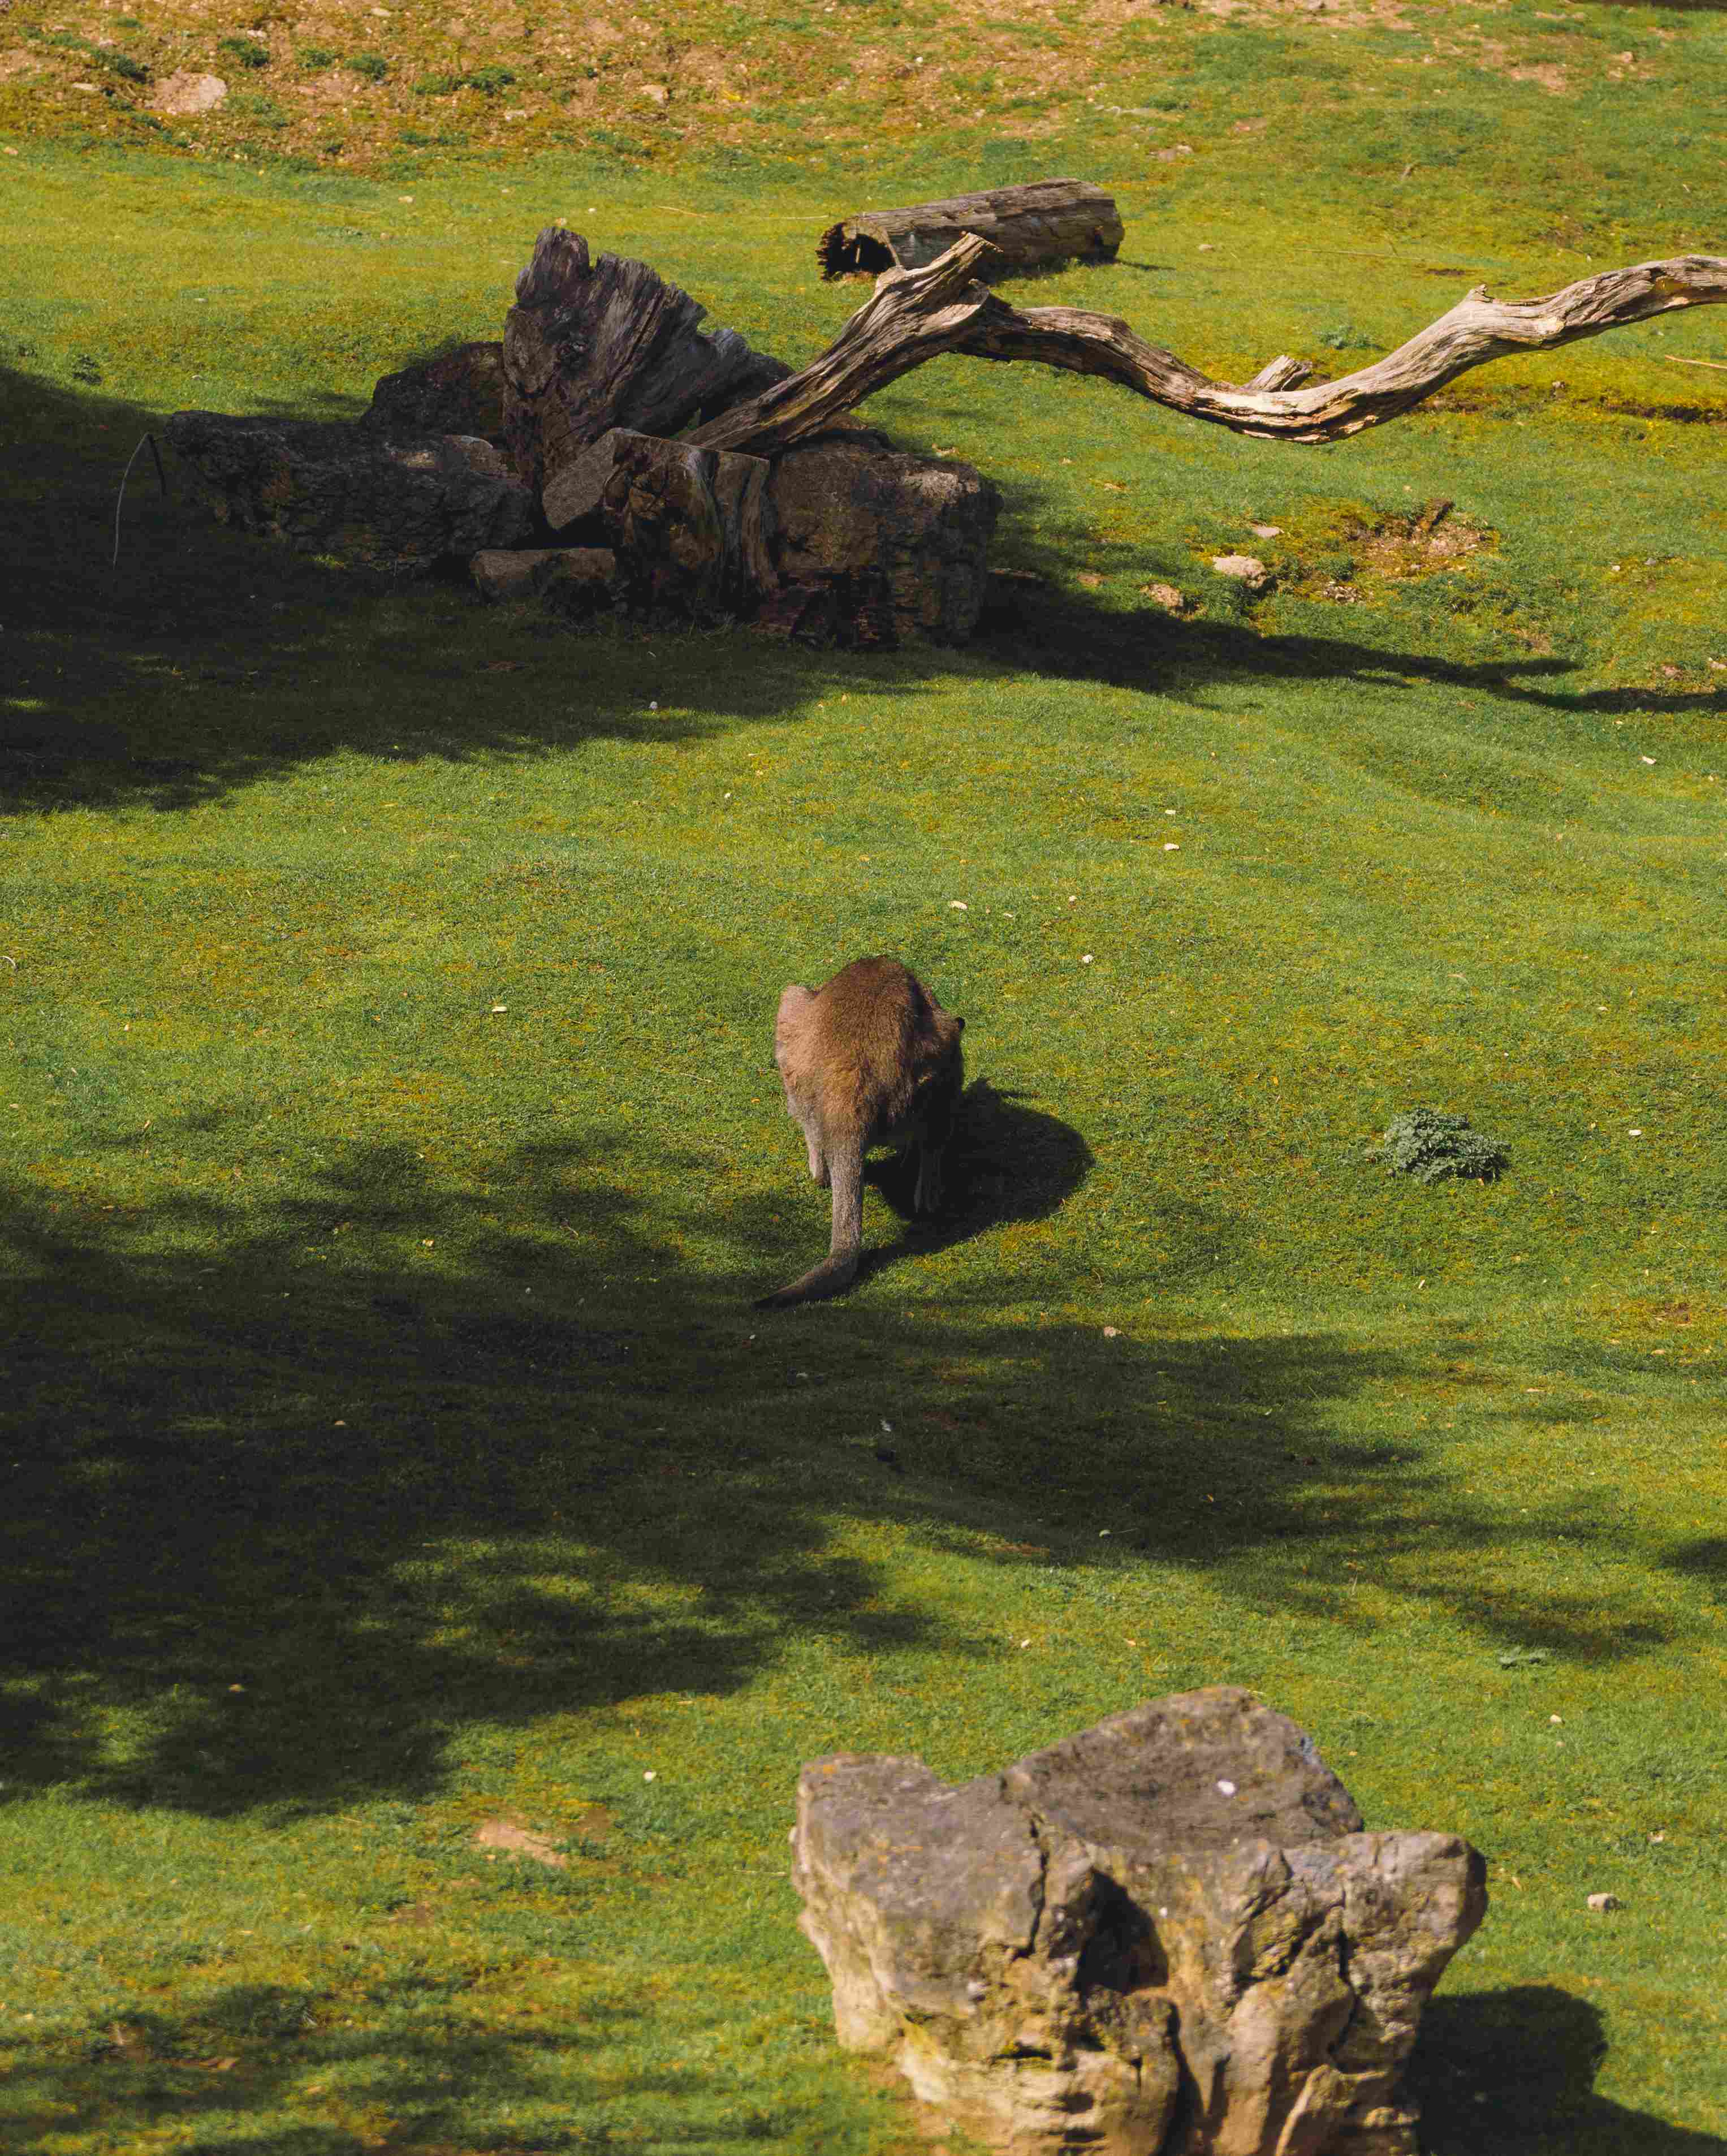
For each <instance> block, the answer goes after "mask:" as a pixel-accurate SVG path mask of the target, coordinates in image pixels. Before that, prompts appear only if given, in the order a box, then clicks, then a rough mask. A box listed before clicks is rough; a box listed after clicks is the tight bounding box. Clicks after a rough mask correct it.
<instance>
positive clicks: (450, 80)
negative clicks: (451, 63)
mask: <svg viewBox="0 0 1727 2156" xmlns="http://www.w3.org/2000/svg"><path fill="white" fill-rule="evenodd" d="M461 86H462V78H461V77H460V76H459V75H455V74H423V75H420V76H418V77H417V78H416V80H415V82H414V86H413V94H414V95H415V96H416V97H448V96H449V95H452V93H453V92H454V91H455V90H459V89H460V88H461Z"/></svg>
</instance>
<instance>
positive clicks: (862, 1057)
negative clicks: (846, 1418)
mask: <svg viewBox="0 0 1727 2156" xmlns="http://www.w3.org/2000/svg"><path fill="white" fill-rule="evenodd" d="M965 1029H966V1021H965V1019H962V1018H956V1017H954V1016H953V1015H952V1014H951V1012H948V1011H945V1010H943V1009H942V1008H941V1006H940V1004H939V1003H938V1002H937V1001H936V1000H935V997H934V996H932V995H931V994H930V991H929V990H928V989H927V988H925V986H924V984H923V983H922V982H921V981H920V980H919V979H918V978H917V976H916V975H915V973H912V972H911V971H910V968H907V967H905V966H902V965H901V964H900V962H899V960H898V959H897V958H885V957H881V958H858V959H856V960H854V961H853V963H852V964H851V965H849V966H848V967H846V968H844V970H843V972H841V973H836V974H835V975H834V976H833V979H832V980H831V981H828V982H825V983H823V986H822V987H820V988H800V987H797V985H795V984H794V985H793V986H792V987H791V988H787V990H786V991H785V993H783V994H782V996H781V998H780V1009H779V1015H778V1018H777V1019H776V1021H775V1024H774V1061H775V1062H776V1064H777V1065H778V1066H779V1072H780V1077H781V1080H782V1082H783V1084H784V1086H785V1088H786V1111H787V1114H788V1115H789V1116H791V1117H792V1121H793V1122H796V1123H797V1124H798V1125H799V1126H800V1127H802V1132H803V1137H804V1143H805V1145H806V1146H807V1148H808V1152H809V1172H810V1175H811V1177H812V1179H813V1180H814V1181H815V1182H817V1183H830V1184H831V1185H832V1186H833V1240H832V1243H831V1245H830V1246H829V1249H828V1255H827V1256H826V1257H825V1258H824V1259H823V1261H822V1262H821V1264H820V1265H815V1266H812V1268H811V1270H809V1271H808V1272H807V1273H805V1274H804V1275H803V1276H802V1278H801V1279H798V1280H795V1281H792V1282H791V1283H790V1284H789V1285H788V1286H785V1287H782V1288H780V1289H778V1290H776V1292H775V1293H773V1294H772V1295H767V1296H762V1297H761V1300H760V1301H758V1303H757V1304H756V1308H757V1309H758V1310H776V1309H782V1308H784V1307H785V1306H787V1305H789V1304H792V1303H797V1302H815V1301H820V1300H821V1299H822V1298H823V1296H830V1295H838V1292H839V1291H840V1290H841V1289H842V1288H843V1287H846V1286H849V1285H850V1283H851V1282H852V1281H853V1280H854V1279H855V1278H856V1276H857V1271H858V1250H859V1248H860V1246H861V1245H862V1243H863V1240H864V1154H865V1153H866V1152H868V1151H869V1147H871V1146H877V1145H903V1146H904V1147H906V1149H907V1152H908V1154H909V1155H910V1158H912V1160H913V1161H914V1162H915V1185H914V1188H913V1193H912V1208H913V1210H914V1211H915V1212H918V1213H933V1212H935V1210H936V1209H937V1208H938V1207H939V1206H940V1204H941V1157H942V1152H943V1150H944V1148H945V1146H946V1144H947V1142H948V1139H949V1137H950V1136H951V1132H952V1128H953V1115H954V1108H955V1106H956V1103H957V1102H958V1100H959V1097H960V1095H961V1091H962V1090H963V1089H964V1086H965V1083H966V1066H965V1057H964V1055H963V1053H962V1051H961V1046H960V1035H961V1034H962V1033H963V1032H964V1031H965Z"/></svg>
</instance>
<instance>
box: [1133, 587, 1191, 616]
mask: <svg viewBox="0 0 1727 2156" xmlns="http://www.w3.org/2000/svg"><path fill="white" fill-rule="evenodd" d="M1140 596H1141V598H1148V599H1150V602H1151V603H1152V604H1153V605H1154V606H1161V608H1163V610H1164V612H1165V613H1186V611H1187V594H1186V592H1182V591H1178V590H1177V589H1176V587H1175V586H1174V585H1173V584H1141V585H1140Z"/></svg>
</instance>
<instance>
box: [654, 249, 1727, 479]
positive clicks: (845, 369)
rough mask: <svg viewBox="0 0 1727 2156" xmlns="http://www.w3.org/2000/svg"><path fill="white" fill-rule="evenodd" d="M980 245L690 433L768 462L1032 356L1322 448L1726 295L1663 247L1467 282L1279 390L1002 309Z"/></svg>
mask: <svg viewBox="0 0 1727 2156" xmlns="http://www.w3.org/2000/svg"><path fill="white" fill-rule="evenodd" d="M988 246H989V243H988V242H987V241H986V240H984V239H979V238H977V237H976V235H975V234H967V235H966V238H964V239H961V240H958V241H956V243H955V244H954V245H953V246H952V247H951V248H950V249H948V250H947V252H946V254H944V255H942V256H941V257H940V259H939V260H937V261H935V262H933V263H931V264H930V265H929V267H928V268H927V269H889V270H888V271H886V272H885V273H884V275H882V276H881V277H880V278H879V279H878V280H877V281H876V287H875V290H874V293H873V294H872V295H871V296H870V297H869V300H866V301H865V302H864V305H863V306H861V307H860V308H859V309H858V311H857V313H856V314H854V315H853V316H852V318H851V320H850V321H848V322H847V323H846V325H845V326H844V327H843V329H842V330H841V331H840V333H839V335H838V337H837V338H836V339H835V340H834V341H833V343H832V344H831V345H830V346H828V350H827V351H826V352H823V353H822V354H821V356H820V357H818V358H817V359H815V360H814V361H812V362H811V364H810V365H809V366H808V367H805V368H804V369H803V370H802V372H801V373H798V374H794V375H792V376H791V377H789V378H788V379H787V380H785V381H783V382H776V383H775V384H774V385H773V386H772V387H771V388H769V389H767V390H766V391H765V392H763V393H761V395H759V396H756V397H754V398H750V399H749V400H748V401H747V402H745V403H739V404H736V405H734V406H733V407H732V408H731V409H730V410H729V411H727V412H725V413H723V414H722V415H721V416H720V418H716V419H714V420H711V421H710V422H708V423H706V424H705V425H703V426H701V427H699V428H697V429H695V431H694V434H692V435H691V437H690V439H692V440H694V441H698V442H701V443H703V444H706V445H707V446H709V447H710V448H714V449H747V450H749V451H751V453H752V454H756V455H758V456H764V455H771V454H773V453H774V452H775V451H776V450H778V449H786V448H787V447H788V446H789V445H790V444H792V443H793V442H796V441H800V440H803V439H807V438H808V437H809V436H811V435H812V434H821V433H823V432H824V431H825V430H826V429H828V428H830V427H831V426H832V425H833V423H834V421H835V420H836V418H838V417H839V416H840V415H841V414H842V413H845V412H847V411H849V410H850V409H851V408H852V407H853V405H855V404H857V403H860V402H861V401H862V400H863V399H864V398H866V397H868V396H869V395H870V394H872V393H873V392H874V391H875V390H878V389H881V388H885V387H886V385H887V384H888V383H889V382H894V381H897V380H898V379H899V377H900V376H901V375H902V374H908V373H910V371H911V370H912V368H914V367H921V366H922V365H923V364H924V362H925V361H926V360H930V359H934V358H936V357H939V355H940V354H941V353H942V352H969V353H971V355H972V356H973V357H976V358H980V359H997V360H1016V359H1025V360H1036V361H1038V362H1040V363H1041V364H1042V365H1043V366H1045V367H1061V368H1063V369H1064V370H1065V371H1067V372H1071V373H1076V374H1096V375H1101V376H1103V377H1104V378H1105V379H1107V380H1109V381H1112V382H1120V384H1121V385H1122V387H1123V388H1127V389H1131V390H1133V391H1134V392H1135V393H1136V394H1137V395H1139V396H1141V397H1144V398H1148V399H1149V400H1150V402H1151V403H1154V404H1161V405H1163V406H1165V407H1166V408H1167V409H1169V410H1171V411H1172V412H1181V413H1186V415H1187V416H1188V417H1189V418H1195V419H1207V420H1210V421H1212V423H1215V424H1216V425H1218V426H1222V427H1228V428H1230V429H1232V430H1233V431H1234V432H1236V433H1237V434H1257V435H1262V436H1265V437H1268V438H1269V439H1273V440H1280V441H1287V442H1330V441H1335V440H1337V439H1340V437H1341V436H1343V435H1346V434H1359V433H1360V432H1361V429H1363V428H1365V427H1371V426H1376V425H1377V424H1378V423H1380V422H1381V421H1382V420H1385V419H1391V418H1396V416H1397V415H1398V414H1399V413H1402V412H1407V411H1408V410H1409V409H1410V408H1411V407H1412V406H1413V405H1416V404H1418V403H1420V402H1421V401H1422V398H1424V397H1428V396H1431V395H1432V393H1433V391H1435V390H1436V389H1439V388H1443V386H1444V385H1445V383H1447V382H1451V381H1453V380H1454V379H1455V378H1456V377H1457V376H1458V375H1459V374H1463V373H1464V372H1467V371H1468V369H1469V368H1470V367H1479V366H1482V365H1483V364H1484V362H1487V361H1488V360H1490V359H1500V358H1504V357H1505V356H1506V355H1507V354H1508V353H1510V352H1528V351H1532V350H1541V349H1545V347H1547V346H1558V345H1565V344H1574V343H1576V341H1577V340H1578V339H1579V338H1581V337H1590V336H1600V335H1601V332H1602V331H1604V330H1611V329H1618V328H1621V327H1622V326H1625V325H1626V324H1627V323H1630V322H1640V321H1648V319H1649V318H1650V317H1651V316H1655V315H1661V314H1667V313H1669V312H1671V311H1673V309H1675V308H1680V307H1695V306H1709V305H1718V304H1719V303H1720V302H1721V301H1722V300H1727V258H1723V257H1721V256H1719V255H1711V254H1681V255H1674V256H1672V257H1670V258H1669V259H1667V260H1664V261H1659V262H1641V263H1637V264H1634V265H1632V267H1630V268H1628V269H1609V270H1606V271H1603V272H1602V274H1601V275H1600V276H1597V277H1585V278H1582V279H1580V280H1579V281H1578V282H1577V283H1576V284H1574V285H1566V287H1565V288H1564V290H1561V291H1558V292H1554V293H1551V294H1550V295H1548V296H1547V297H1545V298H1544V299H1539V300H1494V299H1493V298H1492V297H1491V296H1490V295H1489V293H1488V291H1487V290H1486V288H1485V287H1484V286H1482V285H1478V286H1476V287H1475V289H1474V290H1473V291H1471V292H1469V293H1468V294H1467V295H1465V297H1464V298H1463V299H1461V300H1458V304H1457V305H1455V306H1454V307H1453V308H1452V309H1451V310H1450V311H1449V312H1448V313H1447V314H1444V315H1442V316H1440V318H1439V320H1438V321H1436V322H1434V323H1432V324H1431V325H1430V326H1428V327H1427V328H1426V329H1424V330H1422V331H1420V332H1419V333H1418V334H1417V335H1416V336H1412V338H1410V339H1409V341H1408V342H1407V343H1406V344H1402V345H1399V346H1398V347H1397V349H1396V351H1395V352H1389V353H1387V354H1386V357H1385V358H1383V359H1381V360H1376V361H1375V362H1373V364H1372V365H1371V366H1370V367H1360V368H1358V369H1357V370H1356V371H1355V372H1354V373H1352V374H1345V375H1343V376H1341V377H1340V378H1339V379H1338V380H1336V381H1335V382H1318V383H1314V384H1313V385H1311V386H1308V387H1291V386H1288V385H1290V384H1292V383H1296V382H1300V381H1301V380H1302V378H1303V377H1304V376H1305V375H1306V374H1307V372H1309V369H1308V368H1307V367H1305V366H1304V364H1303V362H1299V361H1297V360H1293V359H1289V358H1279V359H1274V360H1272V361H1270V362H1268V363H1267V365H1266V366H1264V367H1262V368H1261V369H1260V370H1259V372H1258V374H1256V375H1255V376H1254V377H1253V379H1252V380H1251V381H1250V382H1247V383H1245V384H1242V385H1239V386H1238V385H1236V384H1233V383H1230V382H1214V381H1213V380H1212V378H1211V377H1209V376H1208V375H1205V374H1202V373H1201V372H1199V370H1198V369H1197V367H1190V366H1188V365H1187V363H1186V362H1185V361H1184V360H1181V359H1177V358H1176V356H1175V354H1174V353H1173V352H1166V351H1164V350H1163V349H1162V347H1161V346H1158V345H1154V344H1148V343H1147V342H1146V341H1145V339H1144V338H1143V337H1141V336H1139V335H1138V334H1137V333H1136V332H1135V331H1133V330H1131V329H1130V328H1129V326H1127V324H1126V323H1125V322H1124V321H1120V320H1119V319H1117V318H1116V317H1115V316H1109V315H1099V314H1093V313H1090V312H1089V311H1086V310H1084V308H1079V307H1029V308H1026V309H1023V310H1022V309H1018V308H1014V307H1010V306H1009V305H1007V303H1006V301H1005V300H999V299H997V297H996V296H995V295H994V294H993V293H992V292H991V291H989V290H987V289H986V287H985V286H984V285H982V284H981V283H979V282H978V281H977V273H978V268H979V265H980V264H981V261H982V260H983V259H984V257H985V255H986V252H987V249H988Z"/></svg>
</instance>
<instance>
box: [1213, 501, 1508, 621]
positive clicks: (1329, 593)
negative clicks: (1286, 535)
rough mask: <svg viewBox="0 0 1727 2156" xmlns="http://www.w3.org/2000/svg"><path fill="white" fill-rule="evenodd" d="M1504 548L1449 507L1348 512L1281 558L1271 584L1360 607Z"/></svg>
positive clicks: (1275, 560) (1273, 563)
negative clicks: (1394, 587)
mask: <svg viewBox="0 0 1727 2156" xmlns="http://www.w3.org/2000/svg"><path fill="white" fill-rule="evenodd" d="M1253 528H1258V527H1253ZM1497 543H1498V541H1497V536H1496V534H1494V532H1493V531H1489V529H1488V527H1487V526H1484V525H1480V524H1475V523H1473V522H1471V521H1470V520H1469V519H1468V517H1466V516H1458V514H1457V513H1456V511H1455V510H1454V509H1453V505H1452V504H1451V503H1450V502H1449V501H1446V500H1439V501H1431V502H1428V503H1427V504H1426V505H1425V506H1423V507H1422V508H1419V509H1412V510H1410V511H1407V512H1404V513H1401V514H1400V513H1399V512H1397V511H1391V512H1389V513H1384V512H1376V511H1366V510H1362V509H1360V508H1352V507H1347V506H1345V507H1340V508H1339V509H1338V510H1336V511H1334V512H1333V513H1332V515H1331V516H1330V517H1329V518H1328V519H1326V520H1325V521H1324V522H1323V523H1322V524H1321V525H1320V527H1319V528H1318V529H1317V530H1314V528H1313V527H1312V526H1309V528H1308V530H1307V531H1304V532H1303V533H1301V534H1299V535H1298V536H1295V537H1294V539H1293V541H1292V542H1289V545H1287V546H1286V547H1285V548H1284V549H1282V550H1280V551H1279V552H1278V553H1277V554H1276V555H1275V556H1273V557H1272V558H1271V560H1270V561H1269V562H1268V564H1267V573H1266V577H1265V580H1264V581H1265V584H1266V586H1267V587H1270V586H1271V585H1273V584H1274V585H1275V586H1276V587H1277V588H1278V589H1279V590H1280V591H1284V592H1287V593H1291V594H1293V595H1294V597H1295V598H1306V599H1323V600H1325V601H1326V602H1327V603H1330V604H1331V605H1333V606H1357V605H1360V604H1361V603H1363V602H1364V601H1366V600H1371V598H1372V597H1373V596H1374V594H1375V592H1376V589H1379V588H1383V587H1384V586H1386V585H1387V584H1402V583H1412V582H1414V581H1415V580H1416V579H1417V578H1418V577H1431V576H1437V575H1441V574H1443V573H1445V572H1448V571H1450V570H1454V569H1456V568H1458V567H1461V565H1462V564H1463V562H1467V561H1468V559H1469V557H1470V556H1471V555H1473V554H1478V553H1480V552H1483V550H1484V549H1488V550H1490V549H1491V548H1493V547H1494V546H1495V545H1496V544H1497Z"/></svg>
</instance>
